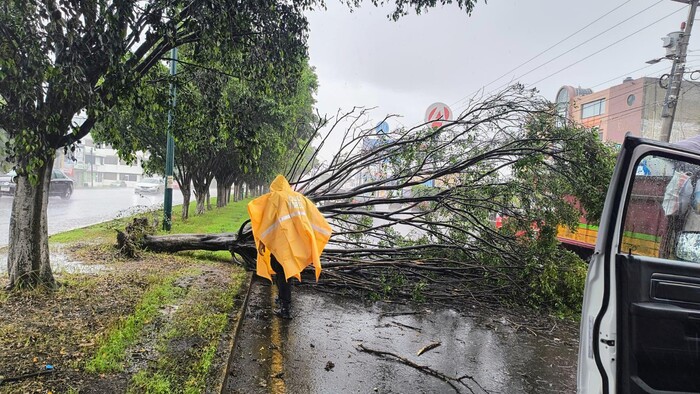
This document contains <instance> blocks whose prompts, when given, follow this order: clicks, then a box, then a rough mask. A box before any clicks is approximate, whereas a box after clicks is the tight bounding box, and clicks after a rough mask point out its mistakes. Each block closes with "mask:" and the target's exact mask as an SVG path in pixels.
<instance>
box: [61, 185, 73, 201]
mask: <svg viewBox="0 0 700 394" xmlns="http://www.w3.org/2000/svg"><path fill="white" fill-rule="evenodd" d="M71 195H73V188H72V187H67V188H66V190H64V191H63V194H61V198H62V199H64V200H68V199H69V198H70V196H71Z"/></svg>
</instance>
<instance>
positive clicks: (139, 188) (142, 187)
mask: <svg viewBox="0 0 700 394" xmlns="http://www.w3.org/2000/svg"><path fill="white" fill-rule="evenodd" d="M164 189H165V182H164V181H163V179H162V178H144V179H142V180H140V181H139V182H138V183H137V184H136V187H135V188H134V193H154V194H157V193H162V192H163V190H164Z"/></svg>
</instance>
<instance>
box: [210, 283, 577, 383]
mask: <svg viewBox="0 0 700 394" xmlns="http://www.w3.org/2000/svg"><path fill="white" fill-rule="evenodd" d="M275 290H276V289H275V288H274V287H273V286H270V283H269V282H268V281H266V280H262V279H260V278H257V279H254V280H253V281H252V288H251V289H250V291H251V292H250V298H249V302H248V306H247V308H246V310H245V318H244V321H243V322H242V326H241V331H240V335H239V336H238V338H237V341H236V343H235V345H234V352H233V353H232V355H231V358H230V362H229V374H228V376H227V377H226V382H225V384H224V390H223V392H225V393H270V392H272V393H285V392H289V393H330V392H333V393H337V392H359V393H373V392H379V393H442V392H464V393H470V392H474V393H483V392H485V390H486V391H488V392H497V393H516V392H517V393H547V392H552V393H555V392H556V393H559V392H573V391H575V378H576V377H575V373H576V352H577V343H576V340H575V338H573V335H572V333H571V332H570V330H569V331H567V332H559V331H558V330H557V329H556V328H554V329H553V330H552V331H551V333H549V334H547V335H544V336H543V335H535V334H533V333H531V332H529V331H528V330H518V328H519V327H518V326H517V325H515V324H514V323H511V320H510V319H509V318H508V316H491V315H488V316H482V315H479V314H478V312H477V311H474V313H473V314H471V315H470V316H466V315H465V314H462V313H458V312H456V311H454V310H450V309H434V310H429V309H426V306H417V307H416V309H409V308H408V307H406V306H402V305H395V304H387V303H365V302H363V301H362V300H350V299H347V298H343V297H338V296H334V295H329V294H326V293H322V292H320V291H318V290H315V289H313V288H312V287H302V286H295V287H294V289H293V295H292V298H293V300H294V311H293V315H294V319H293V320H283V319H280V318H278V317H277V316H275V315H273V314H272V304H273V299H274V297H275V295H274V293H275ZM433 343H440V345H439V346H437V347H435V348H434V349H432V350H429V351H427V352H425V353H423V354H422V355H420V356H418V355H417V353H418V351H419V350H421V349H423V348H424V347H426V346H427V345H430V344H433ZM361 346H362V347H364V348H365V349H371V350H375V351H378V352H386V353H392V354H393V355H384V356H382V355H378V354H372V353H368V352H365V351H362V350H361V349H360V348H361ZM395 356H398V357H400V358H402V359H403V360H400V359H398V358H397V357H395ZM409 363H413V364H414V366H410V365H408V364H409ZM419 366H420V367H423V368H422V369H420V368H417V367H419ZM430 371H433V372H436V373H438V374H442V375H443V377H442V378H441V377H436V376H435V374H431V373H430ZM464 376H469V377H466V378H464V379H462V380H461V382H463V383H464V384H461V383H460V382H458V381H449V382H448V381H447V380H449V379H447V377H451V378H459V377H464Z"/></svg>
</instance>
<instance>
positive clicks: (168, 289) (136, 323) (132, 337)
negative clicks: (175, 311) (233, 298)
mask: <svg viewBox="0 0 700 394" xmlns="http://www.w3.org/2000/svg"><path fill="white" fill-rule="evenodd" d="M182 274H183V273H182V272H180V273H178V274H176V275H172V276H168V277H165V278H161V279H157V280H156V283H154V284H153V285H151V288H149V289H148V290H147V291H146V293H144V295H143V298H142V299H141V302H139V304H138V305H137V306H136V310H135V311H134V313H133V314H132V315H130V316H129V317H128V318H127V319H126V320H124V321H122V322H121V323H120V324H118V325H117V327H114V328H113V329H112V330H111V332H110V333H109V334H108V335H107V338H106V340H105V341H104V343H102V344H101V345H100V347H99V349H98V350H97V354H96V355H95V356H94V357H93V358H92V359H90V360H89V361H88V362H87V363H86V365H85V370H86V371H88V372H92V373H105V372H120V371H122V370H123V369H124V365H123V361H124V358H125V354H124V352H125V351H126V349H127V348H128V347H129V346H130V345H132V344H134V342H135V341H136V340H137V339H138V337H139V335H140V334H141V330H142V328H143V327H144V325H146V324H147V323H148V322H150V321H152V320H153V318H154V317H156V315H157V314H158V313H159V309H160V308H161V307H162V306H164V305H167V304H168V303H170V302H172V301H173V300H174V299H176V298H177V297H179V296H181V295H182V292H183V290H182V289H181V288H179V287H176V286H174V285H173V282H174V281H175V279H176V278H177V277H179V276H180V275H182Z"/></svg>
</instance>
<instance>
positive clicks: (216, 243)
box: [143, 233, 254, 253]
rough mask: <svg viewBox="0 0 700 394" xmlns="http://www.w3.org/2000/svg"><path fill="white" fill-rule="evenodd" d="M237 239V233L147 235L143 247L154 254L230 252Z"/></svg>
mask: <svg viewBox="0 0 700 394" xmlns="http://www.w3.org/2000/svg"><path fill="white" fill-rule="evenodd" d="M236 238H237V234H236V233H223V234H174V235H160V236H153V235H147V236H146V237H145V238H144V240H143V247H144V248H145V249H148V250H151V251H154V252H169V253H174V252H179V251H181V250H212V251H217V250H230V249H231V247H232V246H233V244H234V242H236ZM253 248H254V247H253Z"/></svg>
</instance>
